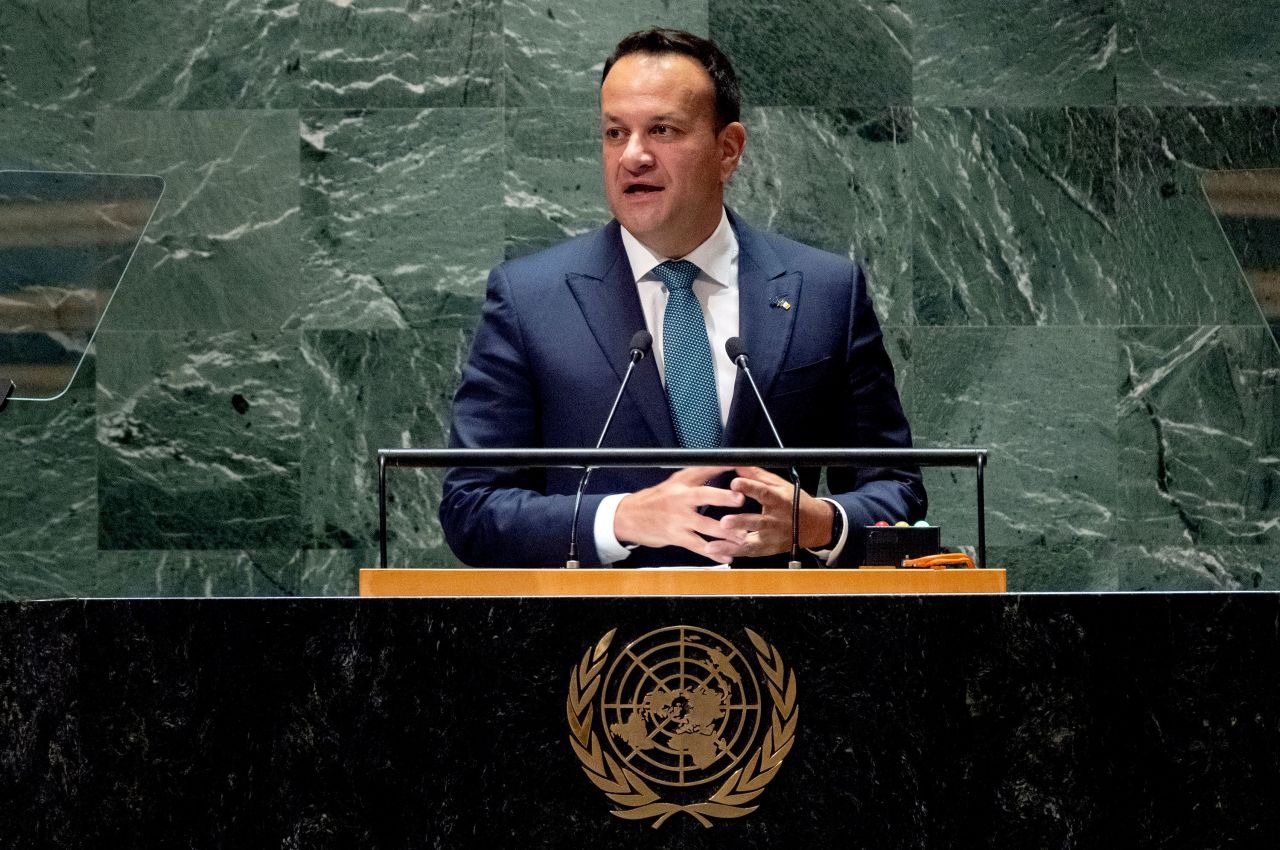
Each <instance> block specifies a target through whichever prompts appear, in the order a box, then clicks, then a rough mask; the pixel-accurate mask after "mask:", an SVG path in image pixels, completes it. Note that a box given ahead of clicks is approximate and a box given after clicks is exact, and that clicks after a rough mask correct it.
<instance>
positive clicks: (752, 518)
mask: <svg viewBox="0 0 1280 850" xmlns="http://www.w3.org/2000/svg"><path fill="white" fill-rule="evenodd" d="M766 521H767V520H766V519H765V518H764V517H763V516H762V515H760V514H729V515H728V516H726V517H722V518H721V520H720V524H721V525H723V526H724V527H725V528H727V529H732V530H734V531H742V532H747V531H759V530H760V529H762V528H764V525H765V522H766Z"/></svg>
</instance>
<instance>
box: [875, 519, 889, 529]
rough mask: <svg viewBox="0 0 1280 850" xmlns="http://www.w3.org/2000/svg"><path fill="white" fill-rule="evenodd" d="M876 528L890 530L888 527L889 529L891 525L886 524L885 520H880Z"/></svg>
mask: <svg viewBox="0 0 1280 850" xmlns="http://www.w3.org/2000/svg"><path fill="white" fill-rule="evenodd" d="M875 527H876V528H888V527H889V523H887V522H885V521H884V520H880V521H879V522H877V523H876V525H875Z"/></svg>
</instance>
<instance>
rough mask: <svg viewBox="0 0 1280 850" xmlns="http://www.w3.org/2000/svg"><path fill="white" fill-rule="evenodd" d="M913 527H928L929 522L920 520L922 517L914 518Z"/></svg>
mask: <svg viewBox="0 0 1280 850" xmlns="http://www.w3.org/2000/svg"><path fill="white" fill-rule="evenodd" d="M915 527H916V528H928V527H929V523H927V522H926V521H924V520H922V519H920V520H916V524H915Z"/></svg>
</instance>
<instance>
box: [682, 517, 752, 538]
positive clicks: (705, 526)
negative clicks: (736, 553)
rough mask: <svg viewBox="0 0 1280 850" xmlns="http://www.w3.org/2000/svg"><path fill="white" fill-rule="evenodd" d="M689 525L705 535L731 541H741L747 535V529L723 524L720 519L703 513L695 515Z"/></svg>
mask: <svg viewBox="0 0 1280 850" xmlns="http://www.w3.org/2000/svg"><path fill="white" fill-rule="evenodd" d="M689 527H690V528H691V529H693V530H694V531H696V532H698V533H699V534H701V535H703V536H705V537H710V538H713V539H715V540H728V541H730V542H731V543H741V542H743V541H744V540H745V539H746V537H747V532H746V530H745V529H738V528H732V527H729V526H725V525H721V524H720V520H718V519H712V518H711V517H709V516H703V515H702V514H698V515H697V516H695V517H694V519H693V521H692V522H691V523H690V524H689Z"/></svg>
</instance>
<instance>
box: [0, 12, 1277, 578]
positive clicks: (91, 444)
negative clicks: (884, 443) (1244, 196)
mask: <svg viewBox="0 0 1280 850" xmlns="http://www.w3.org/2000/svg"><path fill="white" fill-rule="evenodd" d="M1271 6H1272V4H1271V3H1269V2H1266V0H1242V2H1239V3H1234V4H1231V5H1230V7H1229V8H1227V7H1213V6H1206V5H1204V4H1192V3H1179V4H1174V5H1173V6H1172V7H1171V6H1170V5H1169V4H1166V3H1157V2H1155V0H1104V2H1102V3H1093V4H1085V3H1080V2H1075V0H1059V2H1052V3H1051V2H1045V0H1013V2H1009V0H1003V2H999V3H996V2H991V0H964V2H956V0H902V2H897V3H889V2H878V0H864V2H838V3H831V2H816V0H793V2H788V3H785V4H783V3H778V2H772V0H770V2H766V0H702V2H695V3H682V2H671V0H662V2H657V0H639V2H635V3H629V4H613V5H610V4H600V3H587V2H584V0H548V2H544V3H538V4H533V3H527V2H516V0H507V2H498V0H463V1H462V2H453V0H450V2H442V0H414V2H408V0H254V2H244V0H231V2H225V0H220V2H218V3H213V2H206V0H179V1H178V2H172V0H163V2H162V0H141V2H138V0H134V1H133V2H123V0H94V2H86V0H8V2H5V3H4V4H0V168H12V167H22V168H41V169H54V170H65V169H83V170H119V171H128V172H146V173H155V174H160V175H162V176H163V177H164V178H165V179H166V181H167V183H168V189H167V192H166V194H165V197H164V200H163V202H162V205H161V207H160V209H159V210H158V211H157V214H156V218H155V221H154V223H153V225H152V228H151V230H150V231H149V233H148V235H147V240H146V243H145V244H144V245H143V246H142V248H141V249H140V250H139V254H138V257H137V258H136V260H135V262H134V265H133V266H132V267H131V269H130V271H129V273H128V275H127V277H126V279H125V281H124V283H123V285H122V288H121V291H120V295H119V297H118V298H117V300H116V303H115V304H114V305H113V307H112V310H111V313H110V314H109V318H108V321H107V324H106V327H105V328H104V330H103V331H102V332H101V334H100V336H99V338H98V342H97V343H96V345H95V349H96V351H95V354H96V358H95V360H94V362H92V363H91V364H90V366H89V368H86V369H83V370H82V371H81V373H80V376H79V377H78V378H77V381H76V385H75V386H74V387H73V388H72V390H71V392H70V394H69V395H68V396H66V397H64V398H63V399H62V400H60V401H58V402H56V403H52V404H46V405H36V404H15V405H13V406H12V407H11V408H10V409H9V410H7V411H6V412H5V413H4V414H2V415H0V480H2V481H3V487H0V596H6V597H22V598H25V597H47V596H80V595H84V596H98V595H120V594H127V595H238V594H249V595H252V594H269V595H275V594H346V593H352V592H354V588H355V569H356V567H357V566H358V565H360V564H364V563H369V562H370V561H371V559H372V558H373V547H374V544H375V538H374V529H375V525H376V514H375V509H374V493H375V474H374V463H373V457H374V451H375V450H376V449H377V448H379V447H384V446H411V445H413V446H434V445H440V444H441V443H442V442H443V441H444V439H445V434H446V430H447V423H448V410H449V399H450V397H451V394H452V391H453V387H454V385H455V381H456V379H457V374H458V370H459V364H460V362H461V361H462V359H463V358H464V357H465V354H466V350H467V346H468V341H469V337H470V333H471V330H472V326H473V325H474V322H475V319H476V316H477V311H478V309H479V304H480V299H481V297H482V295H483V287H484V276H485V272H486V270H487V269H488V268H489V267H490V266H491V265H492V264H494V263H496V262H498V261H500V260H501V259H502V258H503V257H513V256H518V255H521V254H524V253H527V252H529V251H532V250H535V249H537V248H539V247H542V246H545V245H548V244H552V243H554V242H556V241H558V240H560V239H562V238H564V237H566V236H569V235H572V234H576V233H580V232H583V231H585V230H588V229H591V228H593V227H596V226H598V225H599V224H600V223H602V222H603V221H604V220H605V218H606V217H607V213H606V209H605V205H604V202H603V199H602V194H601V181H600V176H599V173H598V171H599V167H598V165H597V156H598V151H597V147H598V145H597V142H596V129H595V118H594V109H595V106H594V98H595V94H594V92H595V89H596V78H597V75H598V69H599V64H600V62H601V61H602V59H603V57H604V55H605V53H606V52H607V50H608V49H609V47H610V46H611V45H612V44H613V43H614V42H615V41H616V39H617V38H618V37H619V36H620V35H622V34H624V33H625V32H628V31H630V30H633V29H636V28H639V27H642V26H645V25H648V24H668V25H674V26H680V27H684V28H688V29H692V30H694V31H696V32H699V33H704V34H709V35H711V36H712V37H714V38H716V39H717V40H718V41H719V42H720V43H721V44H722V45H723V46H724V47H725V49H726V50H727V51H728V52H729V54H730V55H731V57H732V58H733V60H734V61H735V63H736V65H737V66H738V68H739V71H740V74H741V76H742V80H743V86H744V92H745V97H746V100H747V110H746V120H747V124H748V128H749V131H750V142H749V145H748V149H747V156H746V160H745V163H744V166H743V170H742V172H741V173H740V175H739V178H738V180H737V181H736V183H735V185H734V186H733V188H732V192H731V195H732V198H731V201H732V203H733V205H734V206H735V207H736V208H737V209H738V210H739V211H740V212H742V213H743V214H744V215H745V216H746V217H747V218H748V219H749V220H752V221H754V222H756V223H757V224H760V225H763V226H766V227H770V228H773V229H775V230H777V231H779V232H782V233H785V234H788V235H791V236H794V237H797V238H800V239H802V240H805V241H808V242H811V243H813V244H816V245H820V246H822V247H824V248H827V249H829V250H832V251H837V252H840V253H847V254H850V255H852V256H855V257H857V258H859V259H860V260H862V261H863V262H864V263H866V265H867V267H868V269H869V271H870V275H871V281H872V286H873V289H874V294H875V296H876V298H877V304H878V307H879V309H880V312H881V315H882V318H883V321H884V323H885V325H886V328H887V337H888V339H889V344H890V349H891V352H892V355H893V357H894V359H895V362H896V363H897V365H898V369H899V378H900V382H901V386H902V392H903V396H904V399H905V402H906V405H907V407H908V410H909V413H910V415H911V417H912V421H913V423H914V427H915V430H916V435H917V439H918V442H919V443H920V444H921V445H924V446H948V445H969V444H980V445H987V446H990V447H991V448H992V450H993V455H992V462H991V467H990V479H989V482H990V491H989V492H990V494H991V495H990V500H989V534H990V543H991V556H992V559H993V561H995V562H997V563H1000V564H1003V565H1005V566H1006V567H1008V569H1009V583H1010V587H1011V588H1013V589H1016V590H1147V589H1153V590H1154V589H1159V590H1178V589H1207V588H1236V587H1242V588H1255V587H1260V588H1272V589H1275V588H1277V587H1280V460H1277V457H1278V456H1280V415H1278V414H1280V351H1278V349H1277V347H1276V343H1275V341H1274V339H1273V338H1272V337H1271V334H1270V332H1269V330H1268V328H1267V326H1266V323H1265V322H1264V320H1263V318H1262V316H1261V314H1260V312H1259V310H1258V307H1257V305H1256V303H1255V302H1254V300H1253V298H1252V296H1251V295H1250V292H1249V290H1248V287H1247V286H1246V284H1245V281H1244V278H1243V276H1242V274H1241V271H1240V267H1239V264H1238V261H1237V257H1236V254H1235V253H1233V251H1232V248H1231V244H1230V243H1229V242H1228V240H1227V239H1226V238H1224V235H1223V231H1222V227H1221V226H1220V225H1219V223H1218V222H1217V220H1216V219H1215V217H1214V216H1213V215H1212V213H1211V212H1210V210H1209V207H1208V205H1207V203H1206V202H1205V200H1204V197H1203V194H1202V193H1201V191H1200V188H1199V178H1200V176H1201V174H1203V172H1204V171H1206V170H1209V169H1225V168H1260V167H1277V166H1280V30H1277V28H1276V27H1275V26H1274V24H1273V23H1272V22H1271V17H1272V14H1271V13H1272V12H1273V10H1272V9H1271ZM1249 239H1251V240H1252V243H1251V245H1250V250H1253V251H1255V252H1256V253H1259V254H1262V255H1266V256H1276V254H1277V251H1278V250H1280V246H1278V245H1276V244H1273V243H1274V241H1275V240H1277V239H1280V229H1278V228H1275V227H1270V228H1267V227H1255V228H1253V229H1251V230H1250V232H1249ZM1235 241H1236V242H1237V243H1238V242H1239V241H1240V240H1239V239H1236V240H1235ZM928 483H929V487H930V492H931V496H932V502H933V513H932V518H933V519H934V520H935V521H936V522H939V523H942V524H943V525H944V527H945V534H946V537H947V539H948V540H949V541H951V542H962V541H969V540H972V538H973V517H972V507H971V501H970V499H971V488H972V478H971V476H970V475H967V474H959V473H957V474H952V473H951V472H948V471H936V470H935V471H930V473H929V475H928ZM436 500H437V488H436V484H435V480H434V479H433V478H432V476H430V475H426V474H423V475H420V476H414V475H398V476H397V477H396V478H395V479H394V480H393V487H392V504H391V511H392V516H393V529H394V531H395V539H394V540H393V542H392V553H393V561H395V562H396V563H399V564H409V563H415V564H429V563H450V562H451V561H452V558H451V556H450V555H449V554H448V553H447V551H446V550H445V548H444V547H443V544H442V541H441V538H440V533H439V529H438V527H437V526H436V523H435V521H434V515H435V509H436Z"/></svg>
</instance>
